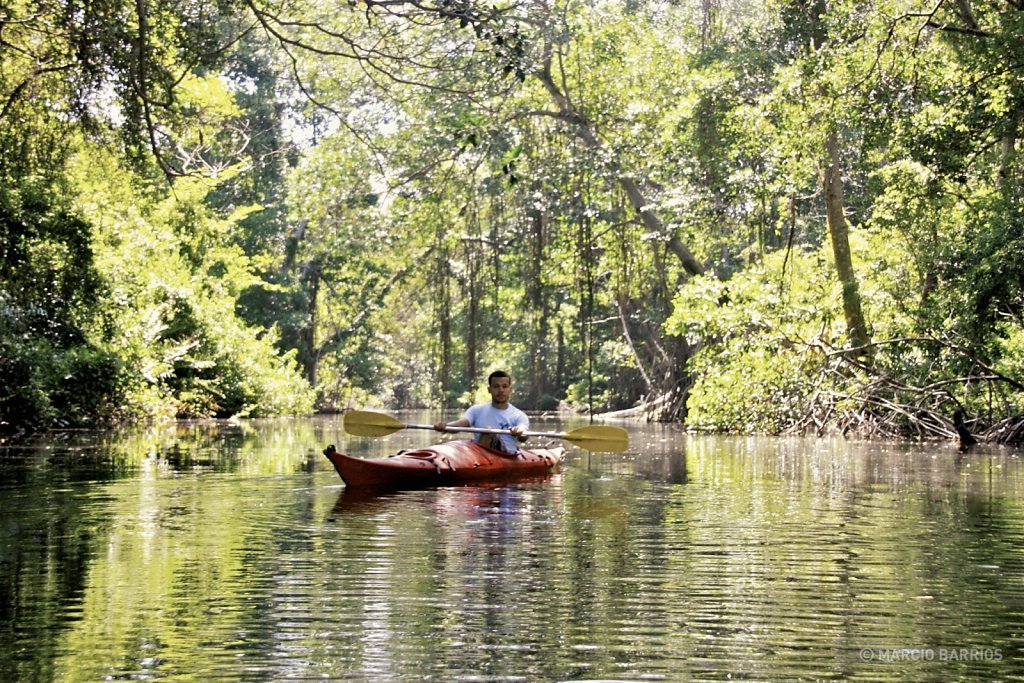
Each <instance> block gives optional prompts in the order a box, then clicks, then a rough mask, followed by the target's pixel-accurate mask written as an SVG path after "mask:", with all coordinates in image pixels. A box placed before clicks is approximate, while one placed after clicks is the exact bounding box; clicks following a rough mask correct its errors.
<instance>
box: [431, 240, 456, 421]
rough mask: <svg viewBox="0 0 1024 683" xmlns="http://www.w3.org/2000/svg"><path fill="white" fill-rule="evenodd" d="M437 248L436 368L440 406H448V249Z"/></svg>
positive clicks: (450, 321) (449, 365) (441, 245)
mask: <svg viewBox="0 0 1024 683" xmlns="http://www.w3.org/2000/svg"><path fill="white" fill-rule="evenodd" d="M438 246H439V248H438V250H437V252H438V253H437V262H436V265H437V283H438V285H437V293H436V295H435V296H436V297H437V299H436V300H435V302H434V307H435V310H436V311H437V324H438V335H437V336H438V339H439V340H440V342H441V358H440V361H441V363H440V368H439V369H438V377H437V379H438V385H439V387H440V393H441V407H442V408H447V407H448V387H449V385H450V384H451V374H452V320H451V283H450V282H449V268H448V258H449V256H448V249H447V247H445V245H444V244H443V243H440V240H439V245H438Z"/></svg>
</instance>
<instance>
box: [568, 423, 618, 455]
mask: <svg viewBox="0 0 1024 683" xmlns="http://www.w3.org/2000/svg"><path fill="white" fill-rule="evenodd" d="M562 438H563V439H565V440H566V441H572V442H573V443H574V444H576V445H577V446H579V447H580V448H584V449H586V450H588V451H600V452H604V453H618V452H620V451H624V450H626V449H627V448H629V434H628V433H627V432H626V430H625V429H622V428H621V427H611V426H609V425H594V426H592V427H580V428H579V429H573V430H571V431H568V432H566V433H565V434H563V435H562Z"/></svg>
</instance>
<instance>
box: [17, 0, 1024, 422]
mask: <svg viewBox="0 0 1024 683" xmlns="http://www.w3.org/2000/svg"><path fill="white" fill-rule="evenodd" d="M0 58H2V62H0V249H2V250H3V259H2V264H0V422H2V423H3V424H2V427H3V428H4V429H5V430H7V431H9V432H10V431H18V430H26V429H40V428H51V427H61V426H83V425H98V424H110V423H115V422H118V421H124V420H136V419H147V418H174V417H199V416H231V415H238V416H259V415H276V414H303V413H307V412H310V411H312V410H315V409H344V408H346V407H350V406H361V405H364V404H376V405H383V406H387V407H393V408H398V407H412V406H429V407H436V408H439V407H442V406H447V407H453V406H456V405H459V404H461V403H464V402H465V401H467V400H472V399H474V398H477V397H479V394H478V391H479V387H480V384H481V378H482V377H483V376H485V375H486V372H487V371H488V370H490V369H493V368H496V367H503V368H507V369H509V370H510V371H511V372H512V373H513V374H514V376H515V377H516V386H517V389H516V397H515V400H516V403H517V404H519V405H520V406H522V407H525V408H534V409H551V408H553V407H555V406H558V405H559V403H560V402H563V405H571V406H574V407H576V408H579V409H586V410H593V411H602V412H604V411H623V410H626V411H632V412H633V413H635V414H638V415H642V416H645V417H647V418H648V419H662V420H677V421H685V422H686V423H687V424H688V425H689V426H690V427H691V428H694V429H707V430H723V431H740V432H773V433H779V432H786V431H794V432H812V433H824V432H831V431H841V432H843V433H851V432H852V433H858V434H866V435H887V436H894V435H899V436H943V435H947V436H948V435H951V434H952V433H953V431H952V422H951V419H950V418H951V416H952V414H953V412H954V409H957V408H959V409H961V410H962V411H963V412H964V413H965V414H966V415H967V416H968V420H969V424H970V425H971V427H972V429H973V430H974V431H975V432H981V431H984V430H988V431H987V432H986V434H987V436H989V437H991V438H996V439H1002V440H1013V439H1020V438H1022V435H1024V429H1022V428H1021V424H1020V421H1019V420H1016V419H1014V418H1015V416H1017V415H1019V414H1020V413H1021V412H1024V405H1022V403H1024V317H1022V314H1024V239H1022V238H1024V210H1022V206H1021V200H1020V198H1021V195H1022V181H1024V173H1022V168H1024V161H1022V158H1021V155H1020V154H1019V147H1020V140H1019V137H1020V131H1021V125H1022V121H1024V4H1022V2H1021V0H928V1H927V2H922V1H921V0H874V1H873V2H845V1H843V0H836V1H827V2H826V1H825V0H699V1H685V0H657V1H655V0H607V1H604V0H594V1H589V2H587V1H584V2H579V1H577V0H509V1H503V0H495V1H481V0H348V1H347V2H338V1H337V0H330V1H328V0H287V1H281V2H268V1H267V0H216V1H214V0H135V1H134V2H127V1H126V0H89V1H88V2H85V1H83V0H41V1H36V0H33V1H31V2H30V1H29V0H7V2H5V3H4V5H3V7H2V9H0Z"/></svg>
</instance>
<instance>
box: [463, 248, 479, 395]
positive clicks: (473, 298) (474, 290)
mask: <svg viewBox="0 0 1024 683" xmlns="http://www.w3.org/2000/svg"><path fill="white" fill-rule="evenodd" d="M479 271H480V266H479V264H478V263H477V250H476V249H470V253H469V320H467V321H466V380H467V381H468V382H469V383H470V384H471V385H472V384H473V383H474V382H476V381H477V377H476V372H477V370H476V328H477V325H479V322H478V321H479V317H480V299H479V294H480V293H479V284H478V283H477V275H478V273H479Z"/></svg>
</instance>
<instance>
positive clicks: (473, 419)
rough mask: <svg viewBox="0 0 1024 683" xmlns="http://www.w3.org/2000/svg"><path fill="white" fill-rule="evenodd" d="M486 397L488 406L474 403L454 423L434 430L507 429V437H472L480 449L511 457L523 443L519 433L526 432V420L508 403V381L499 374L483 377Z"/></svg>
mask: <svg viewBox="0 0 1024 683" xmlns="http://www.w3.org/2000/svg"><path fill="white" fill-rule="evenodd" d="M487 393H489V394H490V395H491V401H490V403H478V404H477V405H475V406H472V407H471V408H469V410H467V411H466V413H465V415H463V416H462V417H461V418H459V419H458V420H455V421H454V422H438V423H437V424H435V425H434V429H436V430H437V431H439V432H443V431H446V429H445V428H446V427H483V428H487V429H507V430H509V431H510V432H512V433H511V434H475V435H474V437H473V438H474V440H476V441H477V442H478V443H479V444H480V445H481V446H486V447H487V448H493V449H494V450H496V451H504V452H506V453H515V452H516V451H518V450H519V442H520V441H526V437H525V436H523V432H525V431H526V430H527V429H529V428H530V418H528V417H527V416H526V413H524V412H523V411H521V410H519V408H516V407H515V406H514V405H512V404H511V403H509V402H508V400H509V398H510V397H511V396H512V377H511V376H510V375H509V374H508V373H507V372H503V371H502V370H497V371H495V372H492V373H491V374H490V375H489V376H488V377H487Z"/></svg>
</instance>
